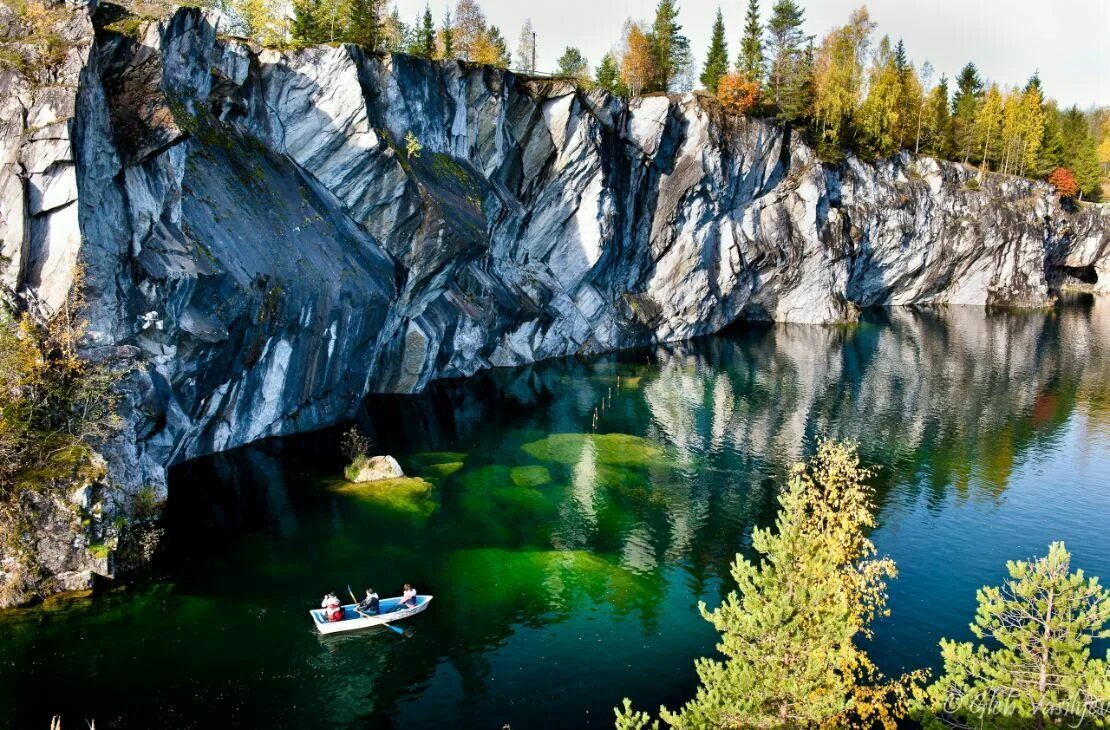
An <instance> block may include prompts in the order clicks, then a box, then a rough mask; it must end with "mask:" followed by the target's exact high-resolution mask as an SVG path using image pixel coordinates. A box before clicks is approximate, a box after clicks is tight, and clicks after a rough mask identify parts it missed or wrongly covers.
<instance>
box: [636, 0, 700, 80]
mask: <svg viewBox="0 0 1110 730" xmlns="http://www.w3.org/2000/svg"><path fill="white" fill-rule="evenodd" d="M649 37H650V40H651V48H652V55H653V56H654V57H655V70H656V78H655V79H654V80H653V83H652V85H651V88H650V89H645V91H668V90H670V88H671V85H672V83H674V81H675V79H676V78H677V77H678V76H679V74H682V73H684V72H685V71H686V68H685V66H686V65H687V64H688V63H689V58H690V41H689V40H688V39H687V38H686V36H684V35H682V26H681V25H679V24H678V1H677V0H659V5H657V6H656V8H655V22H653V23H652V25H651V33H650V36H649Z"/></svg>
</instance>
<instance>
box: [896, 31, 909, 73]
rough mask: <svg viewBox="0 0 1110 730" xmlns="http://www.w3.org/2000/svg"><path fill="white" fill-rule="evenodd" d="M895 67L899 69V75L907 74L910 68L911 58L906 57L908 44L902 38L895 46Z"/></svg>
mask: <svg viewBox="0 0 1110 730" xmlns="http://www.w3.org/2000/svg"><path fill="white" fill-rule="evenodd" d="M894 68H895V70H896V71H898V75H899V76H905V75H906V72H908V71H909V70H910V60H909V58H907V57H906V44H905V43H903V42H902V39H901V38H899V39H898V43H897V44H896V45H895V46H894Z"/></svg>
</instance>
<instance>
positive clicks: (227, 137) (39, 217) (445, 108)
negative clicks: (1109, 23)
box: [0, 8, 1110, 570]
mask: <svg viewBox="0 0 1110 730" xmlns="http://www.w3.org/2000/svg"><path fill="white" fill-rule="evenodd" d="M72 12H73V17H74V20H73V23H74V24H75V26H74V27H75V28H77V31H76V32H75V34H74V38H75V41H74V46H73V48H74V50H73V51H72V53H71V58H70V60H69V62H68V63H67V65H66V66H65V73H64V74H63V76H62V77H60V78H59V79H57V82H56V83H55V84H54V85H43V84H39V85H35V84H32V83H30V82H29V81H28V80H27V79H26V78H24V77H23V76H22V75H20V74H19V73H18V72H16V71H14V70H12V69H9V68H6V67H5V68H4V69H3V70H0V83H2V84H3V87H4V89H5V90H6V91H7V92H8V93H6V94H4V100H3V102H2V107H0V153H2V154H3V176H2V177H0V244H2V246H3V252H4V259H3V260H2V262H0V282H2V284H3V291H4V292H5V296H6V297H7V298H9V299H12V300H14V301H20V302H23V303H26V304H27V305H30V306H33V307H38V308H40V309H41V310H43V311H50V309H51V308H52V307H56V306H57V304H58V303H59V302H60V301H61V298H62V297H63V296H64V293H65V291H66V289H67V288H68V286H69V282H70V281H71V280H72V277H73V275H74V271H75V270H76V267H77V266H78V264H80V265H81V266H82V267H83V269H84V272H85V277H86V281H87V282H88V284H89V288H90V292H89V294H90V300H91V306H90V311H89V313H88V317H89V321H90V323H91V331H90V333H89V337H88V342H87V343H86V347H87V351H88V353H89V354H90V355H91V356H93V357H107V358H112V359H113V360H115V361H116V362H120V363H124V364H125V365H127V366H128V367H129V368H130V374H129V376H128V377H127V379H126V381H125V382H124V384H123V394H124V401H125V403H124V415H125V420H126V423H127V427H126V429H125V431H124V433H123V434H122V435H121V436H120V437H119V438H118V439H116V440H115V441H113V442H112V443H109V444H105V446H104V449H103V451H104V455H105V457H106V459H107V461H108V463H109V470H110V474H111V479H112V486H111V489H110V490H108V491H109V492H110V494H109V498H108V499H107V502H106V504H105V509H106V511H107V514H109V515H110V514H113V513H116V514H118V513H127V512H128V511H129V510H131V509H132V508H131V507H129V504H130V503H131V501H133V498H134V497H135V495H138V494H139V493H140V492H144V493H145V494H146V495H147V497H146V499H148V501H149V495H150V493H151V490H153V492H154V494H155V496H156V497H158V496H163V495H164V488H165V470H166V468H167V467H168V466H170V465H172V464H175V463H178V462H181V461H183V460H186V459H189V458H192V457H196V456H200V455H203V454H208V453H212V452H215V451H219V450H222V449H228V448H232V447H234V446H237V445H241V444H245V443H247V442H250V441H253V440H255V439H259V438H263V437H267V436H273V435H278V434H287V433H292V432H296V431H300V430H306V429H312V428H317V427H320V426H324V425H327V424H330V423H334V422H336V421H339V420H342V419H344V418H346V417H348V416H349V415H351V414H352V413H353V411H354V410H355V408H356V407H357V405H358V403H359V401H360V399H361V398H362V397H363V396H364V395H366V394H367V393H382V392H399V393H411V392H416V391H419V390H421V389H422V388H424V387H425V385H426V384H427V383H428V382H429V381H430V380H432V379H434V378H444V377H459V376H467V375H471V374H473V373H474V372H476V371H478V370H480V369H482V368H488V367H496V366H511V365H519V364H523V363H527V362H532V361H534V360H539V359H543V358H551V357H559V356H565V355H572V354H589V353H596V352H602V351H607V350H613V349H616V348H624V347H631V346H636V345H643V344H650V343H654V342H661V341H673V340H678V339H683V338H688V337H691V336H695V335H700V334H705V333H710V332H714V331H717V330H719V329H720V328H721V327H724V326H725V325H727V324H729V323H730V322H733V321H735V320H737V319H741V318H758V319H773V320H780V321H787V322H801V323H827V322H836V321H843V320H851V319H853V318H854V317H855V316H856V311H857V309H858V307H860V306H866V305H877V304H888V305H900V304H933V303H945V302H949V303H960V304H979V305H988V304H999V305H1017V306H1040V305H1042V304H1044V303H1045V302H1046V301H1048V299H1049V297H1050V291H1049V278H1050V277H1048V276H1046V272H1047V273H1052V272H1057V273H1058V274H1059V275H1058V276H1057V277H1056V279H1055V280H1062V279H1067V278H1068V277H1072V278H1075V277H1077V276H1078V277H1079V278H1082V277H1083V276H1086V277H1088V278H1090V276H1094V275H1096V273H1097V275H1098V279H1097V281H1098V282H1101V283H1100V284H1098V286H1106V285H1107V284H1106V282H1110V233H1108V232H1110V225H1107V223H1108V221H1110V218H1108V216H1107V214H1106V213H1102V214H1100V213H1099V212H1098V211H1092V210H1085V211H1083V212H1081V213H1067V212H1065V211H1063V210H1061V208H1060V207H1059V205H1058V204H1057V203H1056V202H1055V201H1054V199H1053V197H1052V196H1051V194H1050V191H1049V189H1048V188H1047V187H1046V186H1045V185H1043V184H1040V183H1035V182H1031V181H1028V180H1023V179H1016V178H1010V177H1003V176H995V175H991V176H988V177H987V179H986V182H985V184H984V186H983V189H982V190H972V189H969V187H968V182H969V180H970V178H971V177H972V176H973V174H974V173H973V172H971V171H969V170H967V169H966V168H964V167H962V166H959V165H956V164H952V163H947V162H941V161H937V160H933V159H918V160H913V159H911V158H910V157H909V156H906V155H902V156H899V157H895V158H893V159H890V160H886V161H883V162H880V163H877V164H864V163H862V162H859V161H857V160H850V161H849V162H847V163H845V164H843V165H841V166H837V167H829V166H826V165H824V164H822V163H821V162H820V161H819V160H818V159H817V158H816V156H815V154H814V152H813V151H812V150H811V149H809V148H808V147H807V146H806V145H805V144H803V143H802V142H800V141H799V140H798V139H797V138H795V137H794V136H793V135H792V134H791V132H790V130H788V129H783V128H780V127H777V126H775V125H773V124H771V123H768V122H765V121H760V120H752V119H734V118H729V117H727V116H724V115H722V114H721V113H720V111H719V110H718V109H716V108H715V105H714V104H713V103H712V102H710V101H707V100H705V99H703V98H700V97H697V96H694V95H687V96H685V97H682V98H666V97H651V98H644V99H637V100H634V101H632V102H630V103H627V104H626V103H624V102H621V101H619V100H616V99H613V98H611V97H609V96H607V95H605V94H603V93H599V92H593V93H589V94H586V93H583V92H580V91H577V90H575V89H574V88H573V87H571V86H569V85H565V84H560V83H550V82H536V81H528V80H523V79H521V78H518V77H516V76H514V75H513V74H511V73H509V72H505V71H500V70H496V69H491V68H484V67H475V66H470V65H467V64H463V63H459V62H428V61H422V60H418V59H413V58H409V57H405V56H393V57H377V56H368V55H366V54H365V53H363V52H362V51H360V50H359V49H357V48H354V47H348V46H342V47H326V46H325V47H319V48H310V49H305V50H300V51H292V52H279V51H276V50H261V51H259V50H257V49H255V48H252V47H251V46H249V45H248V44H246V43H243V42H240V41H236V40H232V39H226V38H223V37H221V36H220V35H219V33H218V31H219V30H220V27H219V24H220V20H219V18H218V16H216V15H205V14H204V13H202V12H201V11H199V10H197V9H183V10H180V11H178V12H176V13H175V14H174V15H173V16H172V17H170V18H168V19H167V20H165V21H163V22H160V23H152V24H147V25H146V26H144V27H143V28H141V29H140V31H139V32H138V33H137V34H136V35H128V34H125V33H117V32H110V31H107V30H100V31H97V33H96V37H95V42H94V40H93V38H92V35H91V34H92V31H91V25H90V23H89V21H88V17H87V14H88V11H87V10H85V9H81V8H78V9H76V10H74V11H72ZM410 133H411V135H413V136H414V137H415V138H416V139H417V140H419V143H420V145H421V148H422V149H421V151H420V152H419V153H418V154H413V155H411V156H410V155H409V154H408V153H407V152H406V145H405V141H404V140H405V139H406V137H407V136H408V135H409V134H410ZM113 495H114V496H113ZM63 567H65V566H59V570H61V569H62V568H63ZM70 569H71V568H70Z"/></svg>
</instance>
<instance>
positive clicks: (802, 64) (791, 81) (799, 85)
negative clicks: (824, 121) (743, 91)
mask: <svg viewBox="0 0 1110 730" xmlns="http://www.w3.org/2000/svg"><path fill="white" fill-rule="evenodd" d="M804 20H805V12H804V11H803V10H802V9H801V7H800V6H799V5H798V3H796V2H795V1H794V0H777V1H776V2H775V4H774V7H773V8H772V9H771V18H770V19H769V20H768V21H767V40H768V43H767V46H768V48H767V50H768V52H769V56H770V61H771V63H770V70H769V75H768V79H767V88H768V92H769V93H768V96H769V97H770V100H771V102H772V103H773V104H774V105H775V106H776V107H778V110H779V118H780V119H782V120H783V121H786V122H792V121H794V120H796V119H798V118H799V117H801V116H802V114H803V113H804V111H805V103H804V102H805V93H804V90H805V86H806V85H807V84H808V83H809V78H808V77H807V76H806V71H807V67H810V68H811V64H807V63H806V59H805V55H806V50H805V43H806V36H805V34H804V33H803V32H802V23H803V22H804Z"/></svg>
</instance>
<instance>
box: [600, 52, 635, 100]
mask: <svg viewBox="0 0 1110 730" xmlns="http://www.w3.org/2000/svg"><path fill="white" fill-rule="evenodd" d="M595 73H596V77H597V85H598V86H600V87H601V88H603V89H605V90H606V91H608V92H609V93H610V94H613V95H615V96H627V95H628V88H627V87H626V86H625V85H624V82H623V81H621V69H620V66H618V65H617V59H615V58H613V54H612V53H606V54H605V56H604V58H602V59H601V63H600V64H598V66H597V70H596V72H595Z"/></svg>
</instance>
